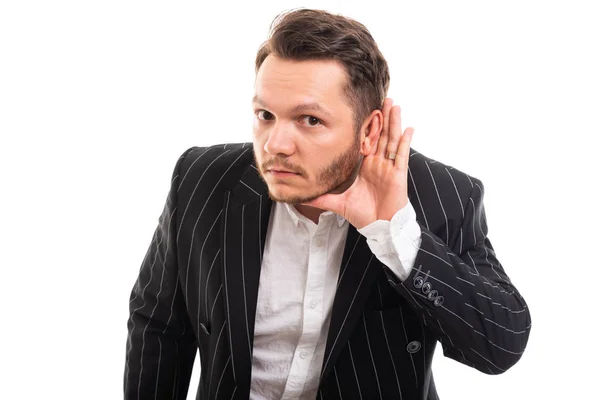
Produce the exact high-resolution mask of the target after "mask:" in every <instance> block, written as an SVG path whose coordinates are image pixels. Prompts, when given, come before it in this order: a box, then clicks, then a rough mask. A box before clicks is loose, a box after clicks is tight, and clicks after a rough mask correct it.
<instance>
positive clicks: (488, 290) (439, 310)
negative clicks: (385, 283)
mask: <svg viewBox="0 0 600 400" xmlns="http://www.w3.org/2000/svg"><path fill="white" fill-rule="evenodd" d="M471 179H472V181H473V190H472V192H471V195H470V198H469V199H468V203H467V204H466V207H465V215H464V219H463V221H462V226H461V229H460V231H459V232H457V235H456V236H455V237H454V238H452V243H449V245H446V244H445V243H444V242H443V241H442V240H441V239H440V238H438V237H437V236H435V235H434V234H433V233H432V232H431V231H429V230H428V229H427V228H426V227H425V226H423V225H420V228H421V232H422V234H421V245H420V248H419V250H418V253H417V258H416V259H415V262H414V265H413V267H412V270H411V272H410V275H409V276H408V278H407V279H406V280H404V281H401V280H400V279H399V278H398V277H397V276H396V275H395V274H394V273H392V271H390V270H388V269H386V272H387V275H388V278H389V280H390V283H392V285H393V286H394V287H395V288H396V289H397V290H398V292H399V293H400V294H402V295H403V296H404V297H405V298H406V299H407V300H408V301H409V303H410V304H411V305H412V306H413V308H414V309H415V310H416V311H417V312H419V313H420V314H421V315H422V317H423V320H424V322H425V324H426V326H427V327H428V328H429V329H430V330H432V331H433V332H435V333H436V334H437V336H438V338H439V340H440V341H441V343H442V346H443V349H444V355H445V356H447V357H450V358H453V359H455V360H457V361H459V362H461V363H464V364H466V365H470V366H472V367H474V368H476V369H478V370H480V371H483V372H485V373H489V374H499V373H502V372H504V371H506V370H507V369H508V368H510V367H511V366H512V365H514V364H515V363H516V362H517V361H518V360H519V359H520V357H521V355H522V354H523V352H524V350H525V347H526V345H527V340H528V338H529V331H530V328H531V318H530V314H529V309H528V307H527V304H526V303H525V300H524V299H523V297H522V296H521V295H520V294H519V292H518V291H517V289H516V288H515V286H514V285H513V284H512V283H511V281H510V279H509V278H508V276H507V275H506V273H505V272H504V269H503V268H502V266H501V264H500V262H499V261H498V259H497V258H496V255H495V253H494V250H493V247H492V244H491V243H490V241H489V239H488V238H487V232H488V228H487V223H486V217H485V210H484V206H483V191H484V189H483V184H482V183H481V181H479V180H477V179H474V178H471Z"/></svg>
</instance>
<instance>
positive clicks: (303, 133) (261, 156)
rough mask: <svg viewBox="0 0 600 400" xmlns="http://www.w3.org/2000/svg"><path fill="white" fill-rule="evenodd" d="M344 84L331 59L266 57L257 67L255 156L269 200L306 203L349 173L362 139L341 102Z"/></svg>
mask: <svg viewBox="0 0 600 400" xmlns="http://www.w3.org/2000/svg"><path fill="white" fill-rule="evenodd" d="M345 82H346V75H345V72H344V69H343V67H342V66H341V65H340V64H338V63H337V62H336V61H334V60H308V61H290V60H283V59H281V58H278V57H275V56H273V55H269V56H268V57H267V58H266V59H265V61H264V62H263V64H262V65H261V67H260V69H259V71H258V74H257V75H256V82H255V97H254V99H253V101H252V107H253V109H254V114H255V118H254V128H253V132H254V140H253V142H254V157H255V159H256V165H257V167H258V169H259V172H260V175H261V177H262V178H263V180H264V181H265V182H266V184H267V186H268V188H269V196H270V197H271V199H273V200H275V201H279V202H284V203H290V204H297V203H302V202H307V201H310V200H312V199H315V198H317V197H319V196H320V195H322V194H324V193H326V192H328V191H329V190H331V189H333V188H334V187H336V186H338V185H339V184H341V183H342V182H344V181H345V180H347V179H348V178H349V177H350V175H351V174H352V170H353V168H354V166H355V165H356V163H357V162H358V161H359V156H360V141H361V139H360V138H359V136H358V135H357V133H356V132H355V131H354V126H353V121H354V116H353V113H352V109H351V108H350V107H349V106H348V105H347V104H346V103H345V102H344V99H345V97H344V96H345V94H344V93H343V87H344V84H345ZM281 170H285V171H291V173H289V172H288V173H285V172H280V171H281Z"/></svg>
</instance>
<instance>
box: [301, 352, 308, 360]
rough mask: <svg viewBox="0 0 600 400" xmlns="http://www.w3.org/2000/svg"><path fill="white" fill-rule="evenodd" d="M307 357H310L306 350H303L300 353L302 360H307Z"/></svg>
mask: <svg viewBox="0 0 600 400" xmlns="http://www.w3.org/2000/svg"><path fill="white" fill-rule="evenodd" d="M307 356H308V351H306V350H302V351H301V352H300V358H302V359H304V358H306V357H307Z"/></svg>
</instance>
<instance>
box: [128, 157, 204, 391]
mask: <svg viewBox="0 0 600 400" xmlns="http://www.w3.org/2000/svg"><path fill="white" fill-rule="evenodd" d="M190 150H191V149H188V150H187V151H186V152H185V153H183V155H182V156H181V157H180V158H179V160H178V161H177V164H176V166H175V169H174V171H173V175H172V181H171V189H170V191H169V194H168V197H167V200H166V204H165V206H164V209H163V212H162V214H161V216H160V218H159V222H158V226H157V228H156V230H155V232H154V237H153V239H152V242H151V243H150V247H149V249H148V252H147V253H146V256H145V257H144V260H143V262H142V266H141V269H140V272H139V276H138V278H137V281H136V282H135V285H134V287H133V290H132V292H131V297H130V302H129V310H130V317H129V320H128V322H127V328H128V336H127V348H126V351H127V353H126V363H125V374H124V392H125V399H135V400H138V399H148V398H152V399H154V398H157V399H167V398H168V399H172V398H173V399H185V398H186V394H187V391H188V386H189V380H190V375H191V373H192V367H193V363H194V358H195V356H196V348H197V344H196V338H195V335H194V332H193V330H192V328H191V325H190V322H189V319H188V315H187V312H186V308H185V304H184V301H183V296H182V292H181V287H180V285H179V281H178V268H177V248H176V245H177V243H176V237H177V223H176V221H177V211H178V210H177V191H178V187H179V182H180V180H181V178H182V177H183V175H181V173H182V171H180V168H181V165H182V163H183V160H184V159H185V156H186V155H187V153H189V151H190Z"/></svg>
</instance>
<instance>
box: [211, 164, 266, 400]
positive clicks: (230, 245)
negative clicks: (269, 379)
mask: <svg viewBox="0 0 600 400" xmlns="http://www.w3.org/2000/svg"><path fill="white" fill-rule="evenodd" d="M267 193H268V191H267V186H266V184H265V183H264V182H263V181H262V180H261V179H260V177H259V175H258V172H257V171H256V168H255V166H254V165H253V164H252V165H250V166H249V167H248V169H247V171H246V172H245V174H244V176H243V177H242V179H241V180H240V182H239V183H238V185H237V186H236V187H235V188H234V189H233V190H232V191H230V192H227V193H225V199H224V208H223V209H224V218H223V223H222V226H221V233H222V248H223V265H222V272H223V282H224V286H225V287H224V289H225V312H226V315H227V326H228V334H229V347H230V351H231V360H232V364H233V374H234V380H235V382H236V384H237V393H238V395H239V396H241V397H239V398H248V396H249V391H250V375H251V372H252V348H253V338H254V320H255V314H256V301H257V296H258V283H259V279H260V267H261V262H262V254H263V250H264V245H265V237H266V234H267V227H268V223H269V216H270V211H271V204H272V201H271V200H270V198H269V196H268V194H267Z"/></svg>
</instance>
